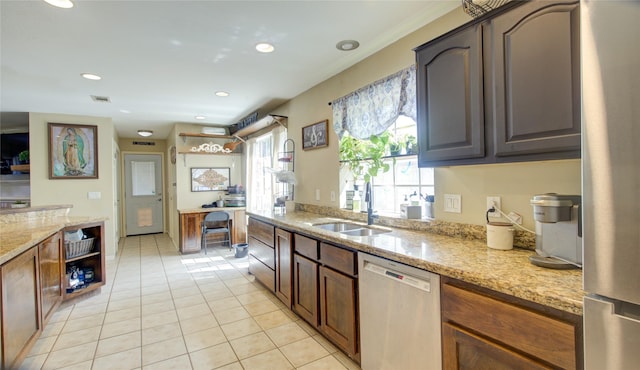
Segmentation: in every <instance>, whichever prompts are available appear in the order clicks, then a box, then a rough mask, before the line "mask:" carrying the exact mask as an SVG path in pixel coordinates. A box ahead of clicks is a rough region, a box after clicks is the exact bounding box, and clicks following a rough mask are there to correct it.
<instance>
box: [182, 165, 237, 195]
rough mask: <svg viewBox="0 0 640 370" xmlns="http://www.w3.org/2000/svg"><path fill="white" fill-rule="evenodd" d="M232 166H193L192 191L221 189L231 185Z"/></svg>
mask: <svg viewBox="0 0 640 370" xmlns="http://www.w3.org/2000/svg"><path fill="white" fill-rule="evenodd" d="M230 178H231V168H229V167H223V168H215V167H198V168H196V167H193V168H191V191H221V190H227V188H228V187H229V186H230V185H231V180H230Z"/></svg>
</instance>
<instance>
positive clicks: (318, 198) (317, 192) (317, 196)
mask: <svg viewBox="0 0 640 370" xmlns="http://www.w3.org/2000/svg"><path fill="white" fill-rule="evenodd" d="M316 200H320V189H316Z"/></svg>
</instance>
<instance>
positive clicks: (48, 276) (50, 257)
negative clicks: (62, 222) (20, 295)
mask: <svg viewBox="0 0 640 370" xmlns="http://www.w3.org/2000/svg"><path fill="white" fill-rule="evenodd" d="M62 258H63V257H62V238H60V234H55V235H53V236H51V237H50V238H48V239H47V240H45V241H44V242H42V243H41V244H40V245H39V246H38V260H39V262H40V296H41V298H42V322H43V324H45V323H47V322H48V321H49V318H50V317H51V315H52V314H53V313H54V312H55V309H56V307H58V304H60V302H61V301H62V278H61V277H62V271H61V266H62V263H61V260H62Z"/></svg>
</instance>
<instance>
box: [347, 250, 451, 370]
mask: <svg viewBox="0 0 640 370" xmlns="http://www.w3.org/2000/svg"><path fill="white" fill-rule="evenodd" d="M358 273H359V276H358V288H359V290H360V296H359V299H360V351H361V367H362V369H363V370H386V369H393V370H395V369H403V370H411V369H440V368H442V354H441V351H442V350H441V348H442V346H441V339H440V276H439V275H436V274H433V273H430V272H428V271H425V270H420V269H417V268H413V267H409V266H406V265H403V264H401V263H397V262H392V261H389V260H386V259H383V258H379V257H375V256H372V255H369V254H365V253H358Z"/></svg>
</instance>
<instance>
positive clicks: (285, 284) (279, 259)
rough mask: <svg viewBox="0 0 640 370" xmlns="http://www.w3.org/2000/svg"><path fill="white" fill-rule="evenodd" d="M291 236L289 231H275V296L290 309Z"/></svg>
mask: <svg viewBox="0 0 640 370" xmlns="http://www.w3.org/2000/svg"><path fill="white" fill-rule="evenodd" d="M292 242H293V234H292V233H291V232H290V231H286V230H283V229H276V235H275V255H276V287H275V288H276V289H275V290H276V296H277V297H278V298H280V300H281V301H282V303H284V304H285V305H286V306H287V307H289V308H291V303H292V302H291V289H292V281H291V277H292V275H291V259H292V256H293V255H292V254H293V248H292V247H293V245H292Z"/></svg>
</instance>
